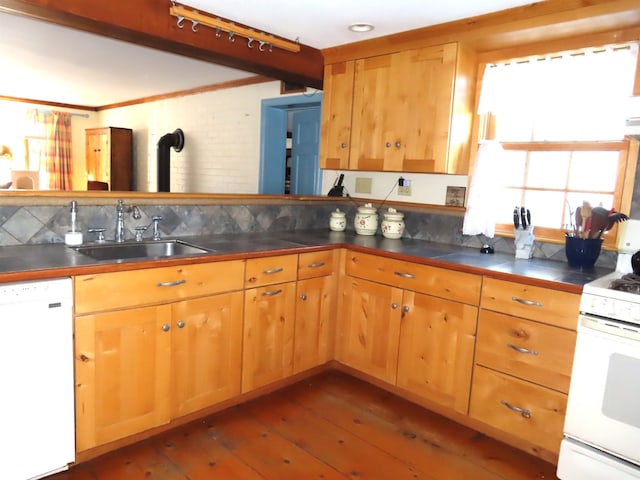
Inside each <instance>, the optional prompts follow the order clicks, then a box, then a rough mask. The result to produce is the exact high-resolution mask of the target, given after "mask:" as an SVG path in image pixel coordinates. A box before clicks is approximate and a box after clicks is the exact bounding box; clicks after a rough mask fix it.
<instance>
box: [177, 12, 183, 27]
mask: <svg viewBox="0 0 640 480" xmlns="http://www.w3.org/2000/svg"><path fill="white" fill-rule="evenodd" d="M182 22H184V17H183V16H181V15H178V22H177V23H176V25H177V26H178V28H184V25H183V24H182Z"/></svg>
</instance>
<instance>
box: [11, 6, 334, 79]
mask: <svg viewBox="0 0 640 480" xmlns="http://www.w3.org/2000/svg"><path fill="white" fill-rule="evenodd" d="M170 7H171V2H169V1H168V0H167V1H162V0H136V1H135V2H132V1H131V0H108V1H100V2H95V1H86V0H84V1H78V0H0V11H1V12H6V13H11V14H17V15H22V16H26V17H29V18H35V19H39V20H44V21H47V22H51V23H55V24H58V25H62V26H66V27H71V28H75V29H78V30H83V31H85V32H91V33H96V34H98V35H103V36H106V37H110V38H114V39H117V40H123V41H126V42H131V43H136V44H139V45H144V46H147V47H151V48H155V49H158V50H163V51H167V52H171V53H175V54H178V55H184V56H187V57H191V58H195V59H198V60H203V61H206V62H210V63H215V64H218V65H223V66H226V67H231V68H236V69H239V70H245V71H248V72H252V73H256V74H259V75H264V76H267V77H271V78H275V79H279V80H285V81H287V82H291V83H295V84H298V85H304V86H309V87H312V88H318V89H321V88H322V74H323V68H324V59H323V56H322V52H321V51H320V50H318V49H316V48H313V47H309V46H307V45H300V51H299V52H297V53H295V52H289V51H286V50H282V49H279V48H273V51H271V52H269V51H268V50H265V51H263V52H261V51H259V50H258V48H248V47H247V41H246V39H242V38H237V39H236V40H235V41H234V42H230V41H229V40H228V39H227V38H228V36H227V35H223V36H222V37H221V38H216V36H215V30H213V29H210V28H207V27H205V26H202V25H200V26H199V29H198V31H197V32H196V33H194V32H193V31H192V30H191V23H190V22H188V21H185V22H184V24H185V25H184V28H182V29H181V28H178V26H177V19H176V18H175V17H172V16H171V15H170V14H169V9H170ZM229 20H230V21H233V19H229ZM265 33H267V32H265ZM52 54H53V52H52ZM96 54H97V55H99V52H96Z"/></svg>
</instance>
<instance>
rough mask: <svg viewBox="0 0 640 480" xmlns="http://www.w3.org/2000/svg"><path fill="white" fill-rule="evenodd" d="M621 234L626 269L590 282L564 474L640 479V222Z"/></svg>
mask: <svg viewBox="0 0 640 480" xmlns="http://www.w3.org/2000/svg"><path fill="white" fill-rule="evenodd" d="M626 223H629V224H630V225H629V227H630V228H627V229H626V230H622V231H621V232H620V235H619V239H618V250H619V256H618V260H619V261H618V268H616V271H615V272H612V273H610V274H608V275H605V276H603V277H600V278H598V279H597V280H594V281H593V282H590V283H588V284H587V285H585V286H584V288H583V291H582V298H581V301H580V315H579V317H578V327H577V337H576V347H575V353H574V357H573V369H572V372H571V384H570V386H569V398H568V402H567V411H566V416H565V423H564V439H563V440H562V443H561V445H560V457H559V461H558V471H557V475H558V478H560V479H561V480H604V479H607V480H609V479H611V480H640V409H639V408H638V399H639V398H640V375H638V372H640V276H638V275H633V273H630V272H631V262H630V257H631V255H632V253H631V252H633V251H639V250H640V221H638V220H630V221H628V222H626Z"/></svg>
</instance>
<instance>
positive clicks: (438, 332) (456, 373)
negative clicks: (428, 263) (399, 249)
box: [396, 291, 478, 415]
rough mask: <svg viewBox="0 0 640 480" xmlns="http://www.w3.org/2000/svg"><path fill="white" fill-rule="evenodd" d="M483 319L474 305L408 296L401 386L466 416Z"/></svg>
mask: <svg viewBox="0 0 640 480" xmlns="http://www.w3.org/2000/svg"><path fill="white" fill-rule="evenodd" d="M477 316H478V309H477V308H476V307H474V306H471V305H466V304H463V303H459V302H452V301H450V300H445V299H442V298H437V297H432V296H430V295H424V294H420V293H415V292H409V291H405V292H404V296H403V301H402V325H401V327H400V351H399V357H398V378H397V382H396V384H397V385H398V386H399V387H402V388H404V389H405V390H408V391H410V392H413V393H415V394H416V395H418V396H420V397H422V398H425V399H428V400H430V401H433V402H436V403H438V404H439V405H442V406H445V407H448V408H452V409H454V410H456V411H457V412H459V413H462V414H465V415H466V414H467V412H468V408H469V392H470V390H471V374H472V371H473V350H474V345H475V339H476V324H477Z"/></svg>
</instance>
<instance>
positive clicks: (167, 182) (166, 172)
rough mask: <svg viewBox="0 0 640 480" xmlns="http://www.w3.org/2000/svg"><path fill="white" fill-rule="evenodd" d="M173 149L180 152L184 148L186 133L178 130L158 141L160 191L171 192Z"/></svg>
mask: <svg viewBox="0 0 640 480" xmlns="http://www.w3.org/2000/svg"><path fill="white" fill-rule="evenodd" d="M171 147H173V149H174V150H175V151H176V152H180V151H181V150H182V148H183V147H184V132H183V131H182V129H180V128H176V129H175V130H174V131H173V133H167V134H166V135H163V136H162V137H160V140H158V191H159V192H170V191H171V169H170V168H169V163H170V160H171Z"/></svg>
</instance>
